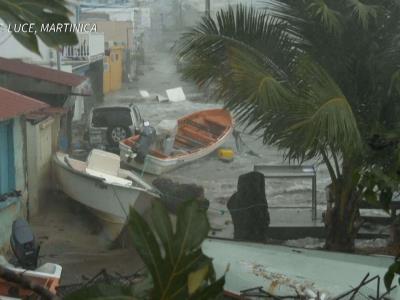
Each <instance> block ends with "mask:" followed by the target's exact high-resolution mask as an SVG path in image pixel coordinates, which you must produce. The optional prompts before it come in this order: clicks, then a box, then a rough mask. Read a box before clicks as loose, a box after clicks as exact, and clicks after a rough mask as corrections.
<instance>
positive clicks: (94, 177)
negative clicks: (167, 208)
mask: <svg viewBox="0 0 400 300" xmlns="http://www.w3.org/2000/svg"><path fill="white" fill-rule="evenodd" d="M58 153H61V152H56V153H55V154H54V155H53V160H54V162H55V163H56V164H57V165H59V166H60V167H62V168H63V169H65V170H67V171H69V172H72V173H74V174H76V175H79V176H81V177H85V178H88V179H92V180H94V181H98V182H100V183H103V184H106V185H110V186H116V187H121V188H126V189H130V190H137V191H141V192H146V193H151V191H150V190H148V189H146V188H143V187H136V186H132V185H131V186H126V185H122V184H118V183H109V182H106V181H105V179H104V178H101V177H97V176H93V175H91V174H88V173H84V172H80V171H78V170H75V169H74V168H72V167H70V166H68V165H67V164H66V163H63V162H62V161H61V160H60V159H59V157H58ZM62 154H65V156H64V157H68V154H66V153H62ZM123 170H126V169H123ZM126 171H129V170H126ZM132 182H133V180H132Z"/></svg>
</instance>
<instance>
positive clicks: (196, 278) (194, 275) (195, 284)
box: [188, 265, 209, 295]
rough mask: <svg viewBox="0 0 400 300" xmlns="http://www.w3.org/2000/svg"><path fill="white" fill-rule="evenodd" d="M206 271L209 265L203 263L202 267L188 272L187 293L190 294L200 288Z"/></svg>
mask: <svg viewBox="0 0 400 300" xmlns="http://www.w3.org/2000/svg"><path fill="white" fill-rule="evenodd" d="M208 272H209V266H208V265H204V266H203V267H202V268H200V269H197V270H196V271H194V272H191V273H189V277H188V290H189V295H192V294H193V293H195V292H196V291H197V290H198V289H199V288H200V286H201V285H202V284H203V282H204V280H205V279H206V277H207V274H208Z"/></svg>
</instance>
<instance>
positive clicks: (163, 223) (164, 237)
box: [151, 201, 175, 264]
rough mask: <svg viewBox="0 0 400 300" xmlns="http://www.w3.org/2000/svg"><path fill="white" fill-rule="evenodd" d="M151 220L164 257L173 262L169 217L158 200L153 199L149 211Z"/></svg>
mask: <svg viewBox="0 0 400 300" xmlns="http://www.w3.org/2000/svg"><path fill="white" fill-rule="evenodd" d="M151 220H152V223H153V226H154V229H155V231H156V233H157V236H158V237H159V238H160V240H161V242H162V244H163V247H164V250H165V252H166V258H167V259H170V260H171V261H170V262H171V264H173V263H174V259H175V258H174V257H173V255H172V251H173V244H172V243H173V231H172V224H171V220H170V217H169V215H168V211H167V209H166V208H165V207H164V206H163V205H162V204H161V202H159V201H154V203H153V209H152V213H151Z"/></svg>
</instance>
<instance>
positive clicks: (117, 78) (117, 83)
mask: <svg viewBox="0 0 400 300" xmlns="http://www.w3.org/2000/svg"><path fill="white" fill-rule="evenodd" d="M122 55H123V48H122V47H114V48H111V49H110V90H111V91H117V90H119V89H120V88H121V86H122Z"/></svg>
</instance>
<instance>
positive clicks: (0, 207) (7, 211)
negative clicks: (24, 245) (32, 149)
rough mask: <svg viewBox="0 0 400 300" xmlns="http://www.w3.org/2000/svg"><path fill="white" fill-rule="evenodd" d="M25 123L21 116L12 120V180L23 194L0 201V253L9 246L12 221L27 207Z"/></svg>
mask: <svg viewBox="0 0 400 300" xmlns="http://www.w3.org/2000/svg"><path fill="white" fill-rule="evenodd" d="M23 124H24V120H23V119H21V118H15V119H13V120H12V140H13V145H12V146H13V147H12V148H13V152H14V159H13V163H14V167H13V173H14V174H13V175H14V176H13V178H11V181H12V182H13V183H14V186H15V189H16V190H19V191H21V192H22V196H21V197H20V198H10V199H8V200H7V201H5V202H0V253H2V252H5V251H6V250H7V249H8V248H9V242H10V234H11V226H12V223H13V221H14V220H15V219H16V218H17V217H19V216H21V215H23V214H24V212H23V209H22V208H23V207H25V203H26V199H27V196H28V195H27V188H26V186H27V184H26V175H25V174H26V163H25V143H24V140H25V135H24V126H23ZM8 175H11V174H8ZM0 176H1V175H0Z"/></svg>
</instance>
